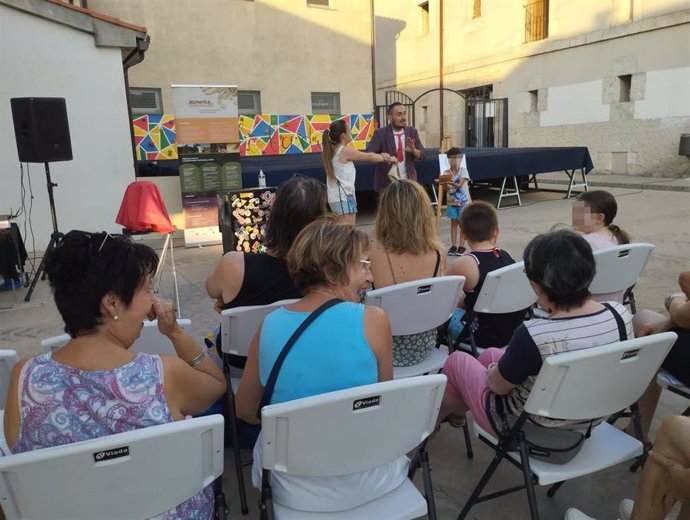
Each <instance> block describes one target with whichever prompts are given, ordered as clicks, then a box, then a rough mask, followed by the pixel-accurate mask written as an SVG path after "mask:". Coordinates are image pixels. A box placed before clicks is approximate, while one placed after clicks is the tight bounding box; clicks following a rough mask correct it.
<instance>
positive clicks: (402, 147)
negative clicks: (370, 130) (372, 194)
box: [366, 102, 424, 193]
mask: <svg viewBox="0 0 690 520" xmlns="http://www.w3.org/2000/svg"><path fill="white" fill-rule="evenodd" d="M366 151H367V152H374V153H387V154H390V155H391V156H393V157H397V159H398V169H399V171H400V176H401V177H407V178H408V179H412V180H415V181H416V180H417V170H415V167H414V162H415V161H416V160H420V159H423V158H424V147H423V146H422V142H421V141H420V140H419V134H418V133H417V130H416V129H415V128H414V127H412V126H407V110H406V109H405V105H403V104H402V103H398V102H396V103H392V104H391V105H390V106H389V107H388V125H387V126H384V127H383V128H379V129H378V130H376V132H374V136H373V137H372V138H371V142H370V143H369V146H367V150H366ZM390 168H391V165H390V164H388V163H381V164H378V165H377V166H376V170H375V172H374V189H375V190H376V191H377V192H378V193H381V192H382V191H383V190H384V189H386V186H388V185H389V184H390V180H388V175H387V174H388V170H390Z"/></svg>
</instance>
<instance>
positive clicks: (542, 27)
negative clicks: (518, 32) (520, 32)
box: [525, 0, 549, 43]
mask: <svg viewBox="0 0 690 520" xmlns="http://www.w3.org/2000/svg"><path fill="white" fill-rule="evenodd" d="M548 37H549V0H527V4H526V5H525V43H528V42H536V41H539V40H543V39H545V38H548Z"/></svg>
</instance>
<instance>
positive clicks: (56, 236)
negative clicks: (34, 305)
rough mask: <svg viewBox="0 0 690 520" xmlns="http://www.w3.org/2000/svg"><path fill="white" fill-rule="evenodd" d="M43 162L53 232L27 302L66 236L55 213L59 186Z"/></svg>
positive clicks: (46, 163) (32, 281) (42, 278)
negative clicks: (55, 196) (56, 193)
mask: <svg viewBox="0 0 690 520" xmlns="http://www.w3.org/2000/svg"><path fill="white" fill-rule="evenodd" d="M43 164H44V165H45V168H46V181H47V183H48V200H49V201H50V216H51V218H52V219H53V232H52V233H51V234H50V242H48V247H47V248H46V250H45V253H44V254H43V258H42V259H41V263H40V264H39V265H38V269H36V272H35V273H34V278H33V280H31V285H30V286H29V291H28V292H27V293H26V296H25V297H24V301H25V302H28V301H29V300H31V295H32V294H33V292H34V289H35V288H36V283H37V282H38V278H39V277H41V280H45V278H46V273H45V261H46V257H47V256H48V253H50V252H51V251H52V250H53V249H55V246H57V245H58V244H59V243H60V241H61V240H62V237H63V236H64V235H63V234H62V233H60V232H59V231H58V224H57V215H56V213H55V199H53V188H54V187H55V186H57V184H55V183H54V182H53V181H52V180H51V178H50V167H49V166H48V162H47V161H46V162H44V163H43Z"/></svg>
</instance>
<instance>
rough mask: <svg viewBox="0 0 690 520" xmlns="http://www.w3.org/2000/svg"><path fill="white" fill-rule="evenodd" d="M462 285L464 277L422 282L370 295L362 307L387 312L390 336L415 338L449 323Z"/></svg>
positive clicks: (412, 282) (382, 290) (376, 291)
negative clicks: (369, 306)
mask: <svg viewBox="0 0 690 520" xmlns="http://www.w3.org/2000/svg"><path fill="white" fill-rule="evenodd" d="M464 284H465V277H464V276H438V277H436V278H423V279H421V280H413V281H411V282H404V283H399V284H396V285H389V286H388V287H383V288H381V289H375V290H373V291H369V292H368V293H367V295H366V298H365V300H364V303H365V304H367V305H373V306H375V307H381V308H382V309H383V310H384V311H386V314H387V315H388V319H389V320H390V323H391V330H392V332H393V336H405V335H407V334H417V333H420V332H426V331H428V330H432V329H435V328H436V327H438V326H439V325H442V324H443V323H445V322H446V321H448V320H449V319H450V316H451V314H453V311H454V310H455V308H456V307H457V304H458V300H459V298H460V293H461V292H462V287H463V285H464Z"/></svg>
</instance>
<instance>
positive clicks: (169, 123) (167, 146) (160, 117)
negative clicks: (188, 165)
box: [132, 114, 177, 161]
mask: <svg viewBox="0 0 690 520" xmlns="http://www.w3.org/2000/svg"><path fill="white" fill-rule="evenodd" d="M132 126H133V127H134V148H135V151H136V154H137V160H139V161H156V160H159V159H177V144H175V140H176V132H175V116H174V115H172V114H147V115H144V116H139V117H136V118H134V119H133V120H132Z"/></svg>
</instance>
